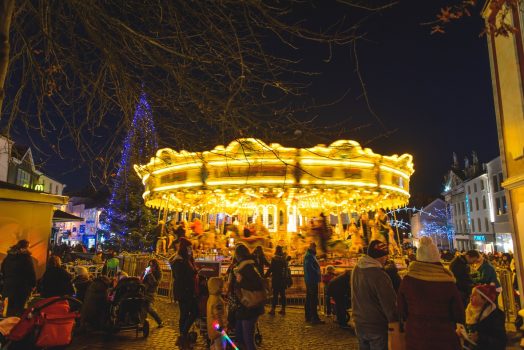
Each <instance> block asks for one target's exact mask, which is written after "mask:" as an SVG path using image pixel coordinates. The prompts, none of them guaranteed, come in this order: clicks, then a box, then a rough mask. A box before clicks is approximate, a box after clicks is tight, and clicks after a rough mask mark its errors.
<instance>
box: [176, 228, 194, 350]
mask: <svg viewBox="0 0 524 350" xmlns="http://www.w3.org/2000/svg"><path fill="white" fill-rule="evenodd" d="M192 254H193V252H192V249H191V242H190V241H189V240H188V239H187V238H185V237H181V238H180V240H179V247H178V252H177V255H176V256H175V258H174V260H173V262H172V270H173V277H174V279H175V281H174V296H175V300H176V301H178V306H179V308H180V320H179V324H178V326H179V330H180V337H179V338H178V339H177V343H176V344H177V345H178V346H179V347H180V348H181V349H187V348H189V346H190V340H189V337H188V335H189V329H190V328H191V325H192V324H193V323H194V322H195V320H196V318H197V315H198V302H197V295H196V294H197V293H196V292H197V290H196V283H197V280H196V277H197V269H196V267H195V263H194V259H193V256H192Z"/></svg>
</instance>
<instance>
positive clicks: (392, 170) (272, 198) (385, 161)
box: [134, 138, 414, 226]
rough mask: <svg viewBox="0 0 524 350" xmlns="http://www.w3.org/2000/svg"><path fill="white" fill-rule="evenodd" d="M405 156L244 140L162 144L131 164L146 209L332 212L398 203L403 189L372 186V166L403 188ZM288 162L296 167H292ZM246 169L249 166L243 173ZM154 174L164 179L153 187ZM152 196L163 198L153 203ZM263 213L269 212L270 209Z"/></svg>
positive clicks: (345, 145) (341, 145) (340, 144)
mask: <svg viewBox="0 0 524 350" xmlns="http://www.w3.org/2000/svg"><path fill="white" fill-rule="evenodd" d="M412 159H413V158H412V156H411V155H409V154H403V155H401V156H398V155H396V154H395V155H392V156H383V155H380V154H376V153H373V151H372V150H371V149H369V148H365V149H363V148H362V147H361V146H360V144H359V143H358V142H356V141H350V140H339V141H335V142H333V143H332V144H330V145H329V146H326V145H317V146H315V147H312V148H307V149H305V148H302V149H297V148H287V147H283V146H281V145H280V144H277V143H271V144H269V145H268V144H265V143H264V142H262V141H260V140H257V139H254V138H249V139H239V140H236V141H233V142H231V143H230V144H229V145H227V146H217V147H215V148H214V149H213V150H210V151H205V152H188V151H180V152H177V151H174V150H172V149H169V148H164V149H161V150H158V151H157V153H156V157H153V158H151V160H150V161H149V163H148V164H145V165H135V166H134V169H135V171H136V172H137V173H138V174H139V176H140V177H141V178H142V182H143V184H144V185H145V186H146V188H148V189H149V190H148V191H146V192H144V194H143V197H144V199H145V201H146V204H147V205H148V206H154V207H167V206H169V207H170V208H174V207H180V208H179V209H181V210H182V209H183V210H184V211H193V212H202V213H205V212H213V211H214V212H217V210H218V212H219V211H222V210H223V211H226V212H228V213H236V212H239V210H240V211H242V212H244V213H245V212H246V211H250V210H254V209H255V208H256V207H257V206H258V205H263V206H267V205H275V203H285V205H286V206H288V207H295V208H296V209H295V211H297V210H299V209H300V210H304V211H307V210H310V209H311V210H315V211H316V210H318V209H322V210H326V212H329V211H330V210H331V211H333V212H337V211H340V210H342V211H349V210H359V209H365V208H370V207H380V206H382V205H387V206H389V207H392V206H398V205H403V204H405V203H406V202H407V201H408V199H409V192H408V191H406V190H405V189H404V188H402V186H398V185H399V184H397V183H396V182H397V181H396V180H394V181H393V182H394V183H390V182H389V181H383V182H385V183H386V184H387V185H385V184H380V185H379V181H380V180H379V179H378V176H377V175H378V173H376V171H377V170H379V171H380V173H381V174H383V175H388V174H395V175H398V176H399V177H400V178H402V179H403V181H401V182H400V184H402V183H403V184H405V185H406V186H409V179H410V176H411V174H412V173H413V171H414V170H413V162H412ZM204 165H205V168H206V169H207V171H205V170H204ZM295 166H296V167H297V168H298V169H300V170H301V171H298V172H297V171H296V170H297V168H295ZM229 167H231V168H229ZM251 167H252V169H253V170H252V171H251V170H248V169H251ZM185 170H187V171H185ZM228 170H229V171H230V172H229V171H228ZM158 175H162V176H158ZM165 175H167V176H168V178H164V176H165ZM170 175H172V176H170ZM161 179H164V182H166V181H170V183H168V184H166V183H164V184H163V185H162V186H160V183H159V181H160V180H161ZM199 180H201V181H199ZM297 181H299V183H297ZM379 186H380V191H379V190H378V188H379ZM152 194H155V196H152ZM158 195H160V196H162V195H167V196H169V197H170V198H171V200H169V201H166V200H161V199H160V198H159V197H156V196H158ZM175 203H177V204H175ZM275 208H276V207H275ZM269 213H273V207H271V210H269V212H268V215H269ZM277 214H278V211H277V212H275V213H274V214H273V215H274V216H275V217H274V218H273V220H278V218H277ZM296 215H298V212H297V213H296ZM288 219H289V218H288ZM274 222H276V221H274ZM274 226H278V224H274ZM291 226H293V225H291Z"/></svg>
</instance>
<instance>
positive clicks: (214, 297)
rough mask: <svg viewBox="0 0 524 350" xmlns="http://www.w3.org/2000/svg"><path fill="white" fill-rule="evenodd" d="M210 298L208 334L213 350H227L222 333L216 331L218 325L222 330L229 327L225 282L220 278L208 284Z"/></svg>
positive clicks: (214, 278)
mask: <svg viewBox="0 0 524 350" xmlns="http://www.w3.org/2000/svg"><path fill="white" fill-rule="evenodd" d="M207 288H208V290H209V298H208V299H207V308H206V310H207V314H206V315H207V334H208V337H209V339H210V340H211V347H210V349H211V350H225V349H226V340H225V339H223V336H222V334H221V333H219V332H218V331H217V330H216V329H215V325H216V324H218V325H219V326H220V328H222V329H226V327H227V307H226V303H225V301H224V299H223V298H222V292H223V288H224V280H223V279H222V278H220V277H211V278H210V279H209V281H208V282H207Z"/></svg>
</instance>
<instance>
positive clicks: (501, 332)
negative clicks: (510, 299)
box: [459, 284, 507, 350]
mask: <svg viewBox="0 0 524 350" xmlns="http://www.w3.org/2000/svg"><path fill="white" fill-rule="evenodd" d="M497 295H498V293H497V290H496V287H495V286H493V285H489V284H482V285H479V286H476V287H475V288H474V289H473V291H472V293H471V300H470V302H469V304H468V307H467V308H466V329H465V331H464V329H463V328H462V327H459V330H461V332H460V333H461V336H462V338H463V339H464V341H465V342H466V343H467V344H468V343H469V345H473V349H475V350H503V349H505V347H506V340H507V338H506V329H505V324H504V322H505V318H504V312H503V311H501V310H500V309H499V308H498V306H497V303H496V300H497Z"/></svg>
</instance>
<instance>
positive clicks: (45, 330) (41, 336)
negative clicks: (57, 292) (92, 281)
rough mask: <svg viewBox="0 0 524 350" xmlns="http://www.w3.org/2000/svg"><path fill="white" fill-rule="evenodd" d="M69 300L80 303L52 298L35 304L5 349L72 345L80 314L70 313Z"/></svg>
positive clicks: (9, 338)
mask: <svg viewBox="0 0 524 350" xmlns="http://www.w3.org/2000/svg"><path fill="white" fill-rule="evenodd" d="M69 301H71V302H72V303H75V304H79V305H80V304H81V302H80V301H78V300H76V299H74V298H70V297H52V298H46V299H43V300H40V301H38V302H36V303H35V304H34V305H33V306H31V307H30V308H28V309H26V310H25V311H24V313H23V314H22V316H21V317H20V322H18V323H17V324H16V325H15V326H14V327H13V329H11V332H10V333H9V334H8V335H7V337H6V338H7V343H6V344H5V345H3V346H2V349H10V350H15V349H24V350H31V349H44V348H51V347H57V346H66V345H69V344H70V343H71V340H72V333H73V327H74V325H75V320H76V319H77V318H79V317H80V314H79V313H78V312H71V311H70V306H69Z"/></svg>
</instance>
